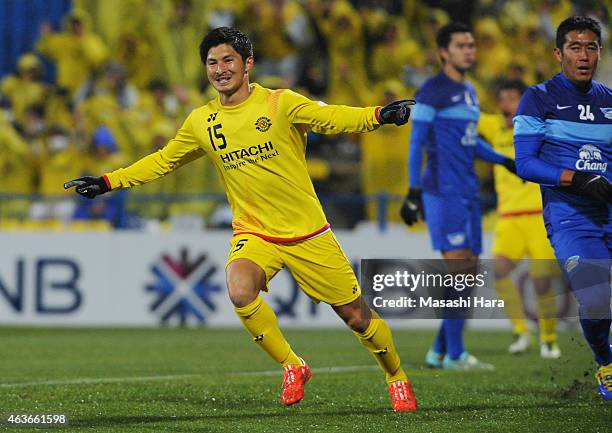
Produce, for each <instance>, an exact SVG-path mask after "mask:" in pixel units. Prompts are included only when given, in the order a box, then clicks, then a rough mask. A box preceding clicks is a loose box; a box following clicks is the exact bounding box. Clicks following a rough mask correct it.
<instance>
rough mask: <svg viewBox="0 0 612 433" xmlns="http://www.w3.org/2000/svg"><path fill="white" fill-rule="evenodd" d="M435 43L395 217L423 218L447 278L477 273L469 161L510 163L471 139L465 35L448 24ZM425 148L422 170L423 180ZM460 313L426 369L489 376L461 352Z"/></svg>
mask: <svg viewBox="0 0 612 433" xmlns="http://www.w3.org/2000/svg"><path fill="white" fill-rule="evenodd" d="M436 41H437V44H438V48H439V54H440V58H441V60H442V64H443V67H442V71H441V72H440V73H439V74H438V75H436V76H434V77H432V78H430V79H429V80H427V81H426V82H425V83H424V84H423V85H422V86H421V88H420V89H419V90H418V92H417V94H416V100H417V105H416V106H415V108H414V111H413V116H412V119H413V123H412V133H411V138H410V161H409V175H410V190H409V193H408V196H407V197H406V200H405V201H404V204H403V206H402V209H401V215H402V218H403V219H404V221H405V222H406V224H408V225H412V224H413V223H415V222H416V221H417V220H418V219H419V218H424V216H425V215H426V216H427V218H426V221H427V225H428V227H429V233H430V236H431V240H432V244H433V248H434V249H436V250H439V251H441V252H442V256H443V257H444V259H445V260H446V263H447V267H448V269H449V271H450V272H464V271H466V270H467V271H468V272H475V268H476V263H477V260H478V255H479V254H480V252H481V251H482V246H481V243H482V242H481V235H482V234H481V213H480V200H479V197H478V190H479V183H478V177H477V176H476V172H475V171H474V159H475V158H481V159H484V160H486V161H490V162H493V163H497V164H504V165H505V166H506V167H507V168H508V169H510V170H511V171H514V161H513V160H512V159H509V158H507V157H505V156H503V155H500V154H498V153H496V152H494V151H493V150H492V149H491V147H490V146H489V145H488V144H486V143H485V142H484V141H483V140H482V139H481V138H479V137H478V134H477V130H476V129H477V128H476V127H477V124H478V118H479V117H480V107H479V103H478V97H477V96H476V92H475V90H474V87H473V86H472V85H471V84H470V83H468V82H466V81H464V76H465V74H466V72H467V71H468V70H469V69H470V68H471V67H472V65H473V64H474V61H475V55H476V47H475V43H474V37H473V36H472V33H471V30H470V28H469V27H467V26H465V25H464V24H460V23H451V24H449V25H447V26H445V27H443V28H441V29H440V30H439V32H438V34H437V36H436ZM423 148H425V151H426V152H427V166H426V168H425V173H424V174H423V176H422V178H421V162H422V153H423ZM466 266H467V268H466ZM460 267H463V268H464V269H463V270H461V269H459V268H460ZM453 295H455V296H456V295H457V292H455V291H454V290H453V289H450V290H449V291H448V292H447V297H452V296H453ZM460 313H461V312H459V311H453V312H451V311H449V310H447V311H445V314H444V318H443V320H442V324H441V327H440V330H439V332H438V336H437V338H436V340H435V341H434V344H433V347H432V348H431V350H430V351H429V352H428V353H427V356H426V362H427V364H428V365H429V366H431V367H436V368H440V367H444V368H449V369H470V368H491V367H492V366H491V365H490V364H485V363H482V362H480V361H479V360H478V359H477V358H475V357H474V356H473V355H470V354H469V353H468V352H467V351H466V350H465V348H464V345H463V328H464V324H465V319H464V316H465V315H464V314H463V315H462V314H460Z"/></svg>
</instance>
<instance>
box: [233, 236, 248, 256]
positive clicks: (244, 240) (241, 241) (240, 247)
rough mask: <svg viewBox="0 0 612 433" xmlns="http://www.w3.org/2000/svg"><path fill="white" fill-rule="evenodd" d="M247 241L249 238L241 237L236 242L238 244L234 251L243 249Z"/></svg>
mask: <svg viewBox="0 0 612 433" xmlns="http://www.w3.org/2000/svg"><path fill="white" fill-rule="evenodd" d="M246 241H248V239H240V240H239V241H238V242H236V246H235V247H234V251H232V252H234V253H235V252H236V251H239V250H241V249H242V247H243V246H244V244H245V243H246Z"/></svg>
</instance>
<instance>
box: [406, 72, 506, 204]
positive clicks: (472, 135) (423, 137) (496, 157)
mask: <svg viewBox="0 0 612 433" xmlns="http://www.w3.org/2000/svg"><path fill="white" fill-rule="evenodd" d="M415 99H416V101H417V104H416V106H415V107H414V109H413V112H412V131H411V136H410V162H409V176H410V188H420V189H422V190H423V191H425V192H428V193H433V194H438V195H441V196H444V195H453V196H462V197H477V196H478V189H479V183H478V177H477V176H476V172H475V171H474V159H475V158H476V157H478V158H481V159H484V160H486V161H490V162H493V163H498V164H501V163H502V162H503V161H504V160H505V157H504V156H503V155H501V154H498V153H497V152H495V151H493V149H492V148H491V147H490V146H489V145H488V144H487V143H486V142H484V141H483V140H482V139H481V138H480V137H479V136H478V133H477V125H478V118H479V117H480V105H479V102H478V97H477V96H476V91H475V90H474V87H473V86H472V85H471V84H470V83H468V82H465V81H462V82H457V81H454V80H452V79H451V78H449V77H448V76H447V75H446V74H445V73H444V72H440V73H439V74H437V75H435V76H434V77H432V78H430V79H429V80H427V81H426V82H425V83H424V84H423V85H422V86H421V88H420V89H419V90H418V92H417V93H416V96H415ZM423 148H425V151H426V153H427V164H426V167H425V172H424V173H423V175H422V176H421V164H422V154H423Z"/></svg>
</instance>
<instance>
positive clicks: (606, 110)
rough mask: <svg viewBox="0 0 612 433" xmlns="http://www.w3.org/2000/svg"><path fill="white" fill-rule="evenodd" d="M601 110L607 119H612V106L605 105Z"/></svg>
mask: <svg viewBox="0 0 612 433" xmlns="http://www.w3.org/2000/svg"><path fill="white" fill-rule="evenodd" d="M600 110H601V112H602V113H603V115H604V117H605V118H606V119H612V107H603V108H600Z"/></svg>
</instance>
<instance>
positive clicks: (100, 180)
mask: <svg viewBox="0 0 612 433" xmlns="http://www.w3.org/2000/svg"><path fill="white" fill-rule="evenodd" d="M72 187H76V188H75V191H76V192H77V194H80V195H82V196H83V197H87V198H90V199H91V198H94V197H95V196H97V195H101V194H104V193H107V192H109V191H110V190H111V187H110V182H109V180H108V178H107V177H106V176H100V177H95V176H84V177H79V178H78V179H73V180H71V181H68V182H66V183H65V184H64V189H70V188H72Z"/></svg>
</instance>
